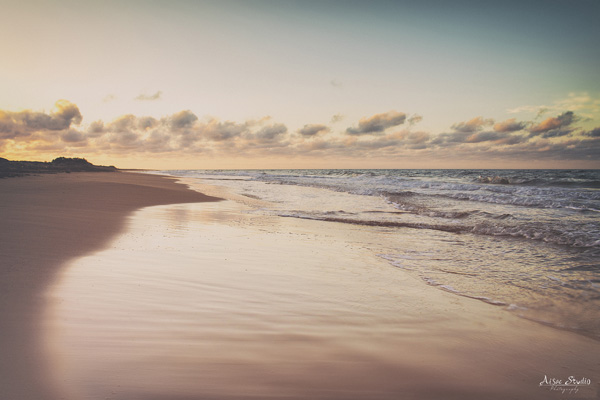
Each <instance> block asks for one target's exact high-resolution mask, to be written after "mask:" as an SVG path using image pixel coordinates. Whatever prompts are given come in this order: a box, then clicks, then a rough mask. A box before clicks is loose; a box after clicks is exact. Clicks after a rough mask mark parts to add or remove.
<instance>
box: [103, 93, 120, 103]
mask: <svg viewBox="0 0 600 400" xmlns="http://www.w3.org/2000/svg"><path fill="white" fill-rule="evenodd" d="M116 99H117V96H115V95H114V94H109V95H106V96H105V97H104V98H103V99H102V101H103V102H104V103H110V102H111V101H113V100H116Z"/></svg>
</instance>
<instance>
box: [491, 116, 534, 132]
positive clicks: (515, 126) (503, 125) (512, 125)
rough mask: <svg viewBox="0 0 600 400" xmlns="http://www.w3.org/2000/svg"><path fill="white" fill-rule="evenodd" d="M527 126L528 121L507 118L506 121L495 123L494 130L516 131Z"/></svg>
mask: <svg viewBox="0 0 600 400" xmlns="http://www.w3.org/2000/svg"><path fill="white" fill-rule="evenodd" d="M526 127H527V124H526V123H524V122H517V120H516V119H515V118H511V119H507V120H506V121H502V122H498V123H496V124H494V130H495V131H496V132H516V131H521V130H523V129H525V128H526Z"/></svg>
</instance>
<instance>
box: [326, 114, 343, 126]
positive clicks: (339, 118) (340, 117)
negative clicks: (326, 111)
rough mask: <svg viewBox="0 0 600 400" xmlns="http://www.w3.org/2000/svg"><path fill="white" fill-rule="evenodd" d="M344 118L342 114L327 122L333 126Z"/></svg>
mask: <svg viewBox="0 0 600 400" xmlns="http://www.w3.org/2000/svg"><path fill="white" fill-rule="evenodd" d="M344 118H345V117H344V116H343V115H342V114H335V115H334V116H333V117H331V121H329V122H330V123H332V124H335V123H337V122H340V121H342V120H343V119H344Z"/></svg>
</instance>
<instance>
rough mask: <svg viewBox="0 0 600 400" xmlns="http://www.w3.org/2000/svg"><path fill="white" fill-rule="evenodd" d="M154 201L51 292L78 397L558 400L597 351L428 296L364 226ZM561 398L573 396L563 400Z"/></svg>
mask: <svg viewBox="0 0 600 400" xmlns="http://www.w3.org/2000/svg"><path fill="white" fill-rule="evenodd" d="M245 210H246V209H245V208H244V206H242V205H239V204H238V203H235V202H232V201H226V202H219V203H203V204H180V205H170V206H158V207H150V208H146V209H143V210H140V211H137V212H136V213H135V214H134V215H133V216H132V217H131V218H130V219H129V220H128V226H127V231H126V233H124V234H122V235H120V236H119V237H117V238H116V239H115V240H114V241H113V242H111V243H110V245H109V246H108V248H107V249H105V250H102V251H99V252H96V253H94V254H90V255H88V256H86V257H83V258H80V259H77V260H75V261H73V262H71V263H69V264H68V265H66V266H65V268H64V269H63V271H62V273H61V274H60V277H59V279H57V281H56V283H55V285H54V286H53V287H52V288H51V290H49V291H48V293H47V299H48V307H47V309H46V319H45V321H46V336H45V345H46V352H47V355H48V357H49V359H50V360H51V362H52V364H53V368H52V371H53V379H54V380H55V382H58V383H59V384H60V385H61V387H62V390H63V392H64V396H65V397H66V398H69V399H82V398H85V399H106V398H108V399H150V400H151V399H239V398H255V399H265V398H276V399H283V398H285V399H307V398H311V399H312V398H314V399H398V398H418V399H435V398H445V399H465V398H466V399H481V398H486V399H496V398H497V399H506V398H540V399H547V398H564V394H560V393H559V392H556V391H551V390H550V388H547V387H540V385H539V383H540V382H541V381H542V380H543V378H544V376H548V377H550V376H553V377H557V378H561V379H565V378H567V377H568V376H569V375H576V376H578V377H587V378H590V379H591V380H592V385H591V386H586V387H580V388H579V393H580V394H585V395H589V396H590V397H592V396H593V395H595V393H596V391H597V389H598V386H597V385H598V380H599V378H600V366H599V362H598V360H600V346H599V345H598V342H596V341H594V340H591V339H587V338H584V337H581V336H578V335H576V334H573V333H570V332H562V331H558V330H555V329H551V328H546V327H543V326H540V325H539V324H534V323H531V322H529V321H525V320H522V319H519V318H516V317H514V316H512V315H510V314H509V313H506V312H504V311H503V310H500V309H497V308H495V307H493V306H490V305H488V304H484V303H481V302H479V301H476V300H472V299H466V298H460V297H456V296H453V295H451V294H449V293H444V292H442V291H439V290H436V289H434V288H431V287H429V286H427V285H425V284H423V282H421V281H419V280H418V279H415V278H413V277H411V276H408V275H406V274H405V273H403V272H402V271H400V270H398V269H397V268H393V267H392V266H390V264H388V263H387V262H385V261H383V260H382V259H381V258H378V257H376V256H374V255H373V254H372V252H371V251H369V250H368V249H367V247H368V244H369V242H370V240H371V238H370V237H369V233H368V231H365V230H361V228H360V227H345V226H344V227H343V229H340V227H339V226H337V225H335V224H323V223H322V222H319V221H303V220H291V219H282V218H276V217H264V216H256V215H249V214H247V213H245ZM561 396H563V397H561Z"/></svg>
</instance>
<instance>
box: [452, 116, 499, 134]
mask: <svg viewBox="0 0 600 400" xmlns="http://www.w3.org/2000/svg"><path fill="white" fill-rule="evenodd" d="M493 123H494V120H493V119H484V118H482V117H475V118H473V119H471V120H469V121H466V122H459V123H457V124H454V125H452V126H451V128H452V129H453V130H455V131H456V132H463V133H472V132H478V131H480V130H482V129H483V128H484V127H486V126H489V125H492V124H493Z"/></svg>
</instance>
